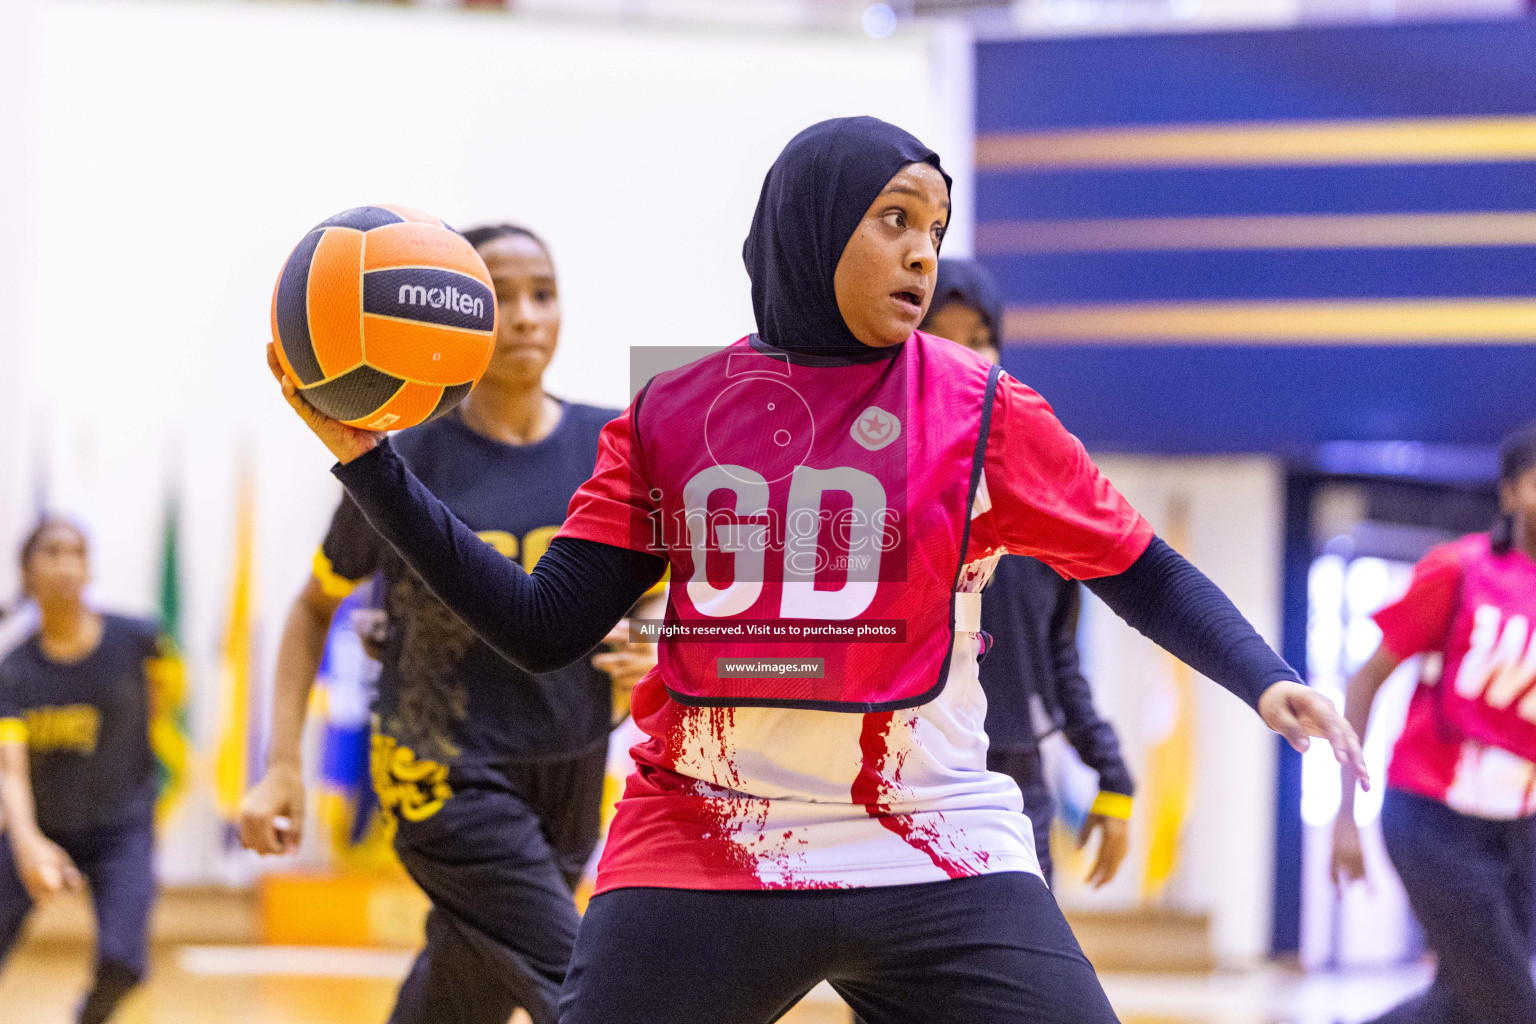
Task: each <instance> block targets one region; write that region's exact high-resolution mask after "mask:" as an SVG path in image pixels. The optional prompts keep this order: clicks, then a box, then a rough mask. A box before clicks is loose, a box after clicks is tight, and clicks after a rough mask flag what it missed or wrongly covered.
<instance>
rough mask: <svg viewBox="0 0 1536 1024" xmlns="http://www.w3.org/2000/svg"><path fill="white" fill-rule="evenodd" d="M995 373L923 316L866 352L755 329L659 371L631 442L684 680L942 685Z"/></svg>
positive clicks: (929, 693)
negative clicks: (770, 337) (925, 326)
mask: <svg viewBox="0 0 1536 1024" xmlns="http://www.w3.org/2000/svg"><path fill="white" fill-rule="evenodd" d="M861 355H862V354H861ZM997 378H998V370H997V368H996V367H991V366H989V365H988V364H987V363H986V362H985V361H984V360H982V359H981V358H980V357H979V356H977V355H976V354H975V353H973V352H970V351H969V350H967V349H965V348H963V347H962V346H960V345H957V344H955V343H953V342H950V341H946V340H944V339H942V338H935V337H932V336H930V335H926V334H923V333H921V332H919V333H916V334H914V335H913V336H912V337H911V339H909V340H908V341H907V342H906V343H905V344H904V345H903V346H901V348H900V350H899V351H897V352H895V353H891V352H882V351H880V350H874V349H872V350H870V352H869V357H868V358H858V359H850V358H847V357H841V356H817V355H808V354H801V353H792V354H791V353H785V352H782V351H779V350H776V349H770V348H768V347H766V346H761V345H760V343H755V342H754V339H751V338H743V339H742V340H740V341H738V342H736V343H735V344H734V345H731V346H730V347H728V348H727V349H725V350H724V351H722V352H720V353H717V354H715V355H711V356H708V357H706V358H704V359H701V360H699V361H698V362H695V363H693V364H691V365H689V366H687V367H684V368H682V369H681V370H675V371H672V372H670V373H665V374H661V375H658V376H657V377H656V378H655V379H653V380H652V381H651V383H650V384H649V385H648V386H647V388H646V390H645V391H644V393H643V394H642V395H641V397H640V398H639V399H638V400H637V408H636V416H635V423H636V432H637V438H638V444H637V446H636V448H637V451H638V453H639V457H640V459H641V461H642V464H643V469H644V477H645V480H646V481H647V483H648V484H649V485H650V487H651V488H652V492H651V494H652V498H653V499H654V500H655V502H656V503H657V504H658V505H659V507H660V512H659V514H658V515H657V516H656V518H655V520H654V522H653V526H654V529H655V531H656V533H657V536H656V537H654V538H653V546H654V545H659V546H660V547H662V548H664V550H665V553H666V555H667V557H668V559H669V561H670V562H671V570H672V577H671V578H672V586H671V591H670V594H671V596H670V599H669V602H668V607H667V620H666V624H665V629H666V630H667V633H666V635H664V636H663V638H662V640H661V644H660V661H661V666H660V667H661V675H662V678H663V679H665V680H666V682H667V687H668V689H669V690H670V691H671V693H672V696H673V697H675V698H676V699H677V700H679V701H681V702H683V703H685V704H693V705H757V706H780V707H798V708H819V709H824V710H835V711H848V712H866V711H880V710H890V709H893V708H902V707H912V706H915V705H918V704H922V703H926V702H927V701H930V700H932V699H933V698H934V697H935V696H936V695H937V694H938V692H939V690H941V689H942V688H943V685H944V680H945V677H946V676H947V674H948V667H949V659H950V651H951V648H952V646H953V639H954V629H955V588H956V586H957V584H958V580H959V574H960V569H961V560H962V558H963V553H964V550H965V545H966V541H967V538H968V535H969V526H970V516H969V514H968V510H969V509H970V508H971V507H972V503H973V500H974V497H975V493H976V488H977V485H978V482H979V480H980V477H981V466H982V457H983V455H984V452H985V449H986V435H987V426H988V423H989V420H990V416H991V408H992V398H993V395H994V393H995V391H996V386H997ZM966 625H967V628H970V629H976V628H979V627H978V626H975V625H970V624H966Z"/></svg>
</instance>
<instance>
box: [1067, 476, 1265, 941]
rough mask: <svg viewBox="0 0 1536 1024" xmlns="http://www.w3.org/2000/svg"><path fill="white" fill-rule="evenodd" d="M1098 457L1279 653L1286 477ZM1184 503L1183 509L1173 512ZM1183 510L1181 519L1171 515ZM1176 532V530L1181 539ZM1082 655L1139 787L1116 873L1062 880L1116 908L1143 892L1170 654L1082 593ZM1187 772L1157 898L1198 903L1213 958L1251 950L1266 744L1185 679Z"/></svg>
mask: <svg viewBox="0 0 1536 1024" xmlns="http://www.w3.org/2000/svg"><path fill="white" fill-rule="evenodd" d="M1099 465H1100V466H1101V468H1103V470H1104V471H1105V473H1106V474H1107V475H1108V476H1109V478H1110V479H1111V480H1112V481H1113V482H1114V483H1115V485H1116V486H1117V487H1118V488H1119V489H1120V490H1121V491H1122V492H1123V493H1124V494H1125V495H1126V497H1127V498H1128V499H1129V500H1130V502H1131V503H1132V504H1133V505H1134V506H1136V508H1138V509H1139V510H1141V512H1142V514H1144V515H1145V516H1146V517H1147V518H1148V519H1149V520H1150V521H1151V522H1152V525H1153V526H1154V527H1155V528H1156V529H1157V530H1158V532H1159V534H1161V535H1162V536H1164V537H1165V538H1167V539H1168V540H1169V542H1170V543H1173V544H1174V546H1175V547H1177V548H1179V549H1180V551H1181V553H1182V554H1184V555H1185V556H1186V557H1187V558H1189V559H1190V561H1192V562H1194V563H1195V565H1197V566H1199V567H1200V568H1201V569H1202V570H1204V571H1205V573H1206V574H1207V575H1209V576H1210V577H1211V578H1212V579H1213V580H1214V581H1215V582H1216V584H1217V585H1218V586H1220V587H1221V588H1222V589H1223V590H1225V591H1226V592H1227V594H1228V595H1229V596H1231V598H1232V600H1233V602H1234V603H1235V604H1236V605H1237V607H1238V608H1239V609H1240V610H1241V611H1242V612H1243V614H1244V615H1246V616H1247V617H1248V619H1249V621H1250V622H1252V623H1253V624H1254V625H1255V627H1257V628H1258V630H1259V632H1260V633H1261V634H1263V636H1264V638H1265V639H1266V640H1268V641H1269V642H1270V644H1271V646H1275V647H1276V648H1277V649H1278V645H1279V641H1280V623H1281V593H1280V590H1281V545H1282V509H1283V505H1282V498H1283V482H1284V481H1283V475H1282V473H1281V470H1280V467H1279V466H1278V465H1277V464H1276V463H1274V462H1273V461H1272V460H1269V459H1263V458H1237V459H1226V458H1202V459H1152V458H1125V457H1113V458H1103V459H1101V460H1099ZM1180 508H1182V513H1181V512H1180V511H1179V509H1180ZM1181 514H1182V517H1183V523H1182V526H1180V525H1179V524H1176V523H1175V522H1174V520H1175V518H1176V517H1178V516H1180V515H1181ZM1180 533H1182V535H1183V537H1182V539H1181V538H1180V536H1179V535H1180ZM1084 619H1085V624H1084V637H1085V644H1084V664H1085V668H1086V670H1087V674H1088V678H1089V679H1090V680H1091V681H1092V683H1093V685H1094V692H1095V696H1096V698H1097V701H1098V704H1099V707H1100V709H1101V711H1103V712H1104V714H1105V716H1106V717H1107V718H1109V719H1110V720H1111V721H1112V722H1114V724H1115V726H1116V729H1117V731H1118V732H1119V733H1120V736H1121V740H1122V742H1123V743H1124V744H1125V747H1126V751H1127V755H1128V758H1129V762H1130V764H1131V767H1132V771H1133V772H1134V773H1135V774H1136V776H1137V779H1138V783H1139V784H1141V785H1142V787H1143V788H1142V791H1141V794H1139V795H1140V796H1142V797H1143V798H1142V799H1139V800H1138V802H1137V807H1136V813H1135V815H1134V817H1133V819H1132V835H1133V840H1132V850H1131V855H1130V857H1129V858H1128V859H1127V862H1126V869H1125V870H1123V871H1122V872H1121V875H1120V877H1119V878H1117V879H1116V880H1115V881H1114V882H1113V883H1112V884H1111V885H1110V886H1108V887H1106V889H1104V890H1102V891H1100V892H1096V893H1095V892H1090V891H1087V890H1084V889H1083V888H1082V887H1081V886H1079V885H1074V884H1073V881H1074V880H1073V879H1071V878H1070V877H1063V878H1062V879H1061V880H1060V881H1059V882H1058V884H1057V895H1058V898H1060V899H1061V900H1062V902H1063V903H1064V904H1067V905H1076V906H1085V907H1127V906H1132V905H1135V904H1136V902H1137V901H1138V900H1139V898H1140V891H1141V881H1142V874H1141V870H1140V869H1141V865H1142V858H1143V857H1144V854H1145V850H1146V839H1147V835H1146V829H1147V824H1148V819H1149V817H1150V813H1149V812H1150V803H1149V801H1148V800H1146V799H1145V796H1146V795H1147V793H1146V779H1147V772H1146V767H1145V766H1146V756H1147V750H1148V747H1149V744H1150V742H1151V741H1152V740H1153V739H1154V738H1155V736H1157V735H1160V734H1161V731H1162V723H1161V722H1160V721H1159V720H1158V719H1159V714H1158V710H1157V699H1156V694H1157V690H1158V689H1159V688H1160V687H1168V686H1171V685H1172V663H1171V659H1170V658H1169V657H1168V656H1167V655H1165V654H1163V653H1162V652H1160V651H1158V650H1157V649H1156V647H1154V646H1153V644H1152V643H1151V642H1150V641H1148V640H1146V639H1145V638H1143V637H1142V636H1141V635H1140V634H1138V633H1135V632H1134V631H1133V630H1131V629H1130V628H1129V627H1128V626H1126V625H1125V624H1124V623H1123V622H1121V621H1120V620H1119V619H1118V618H1117V617H1116V616H1115V615H1114V613H1112V612H1111V611H1109V609H1108V608H1106V607H1105V606H1104V605H1103V604H1102V603H1100V602H1099V601H1098V600H1097V599H1095V598H1093V597H1092V596H1091V595H1090V596H1089V598H1088V600H1087V601H1086V602H1085V612H1084ZM1194 709H1195V714H1194V719H1195V727H1196V728H1195V740H1194V780H1193V786H1192V790H1191V800H1190V811H1189V814H1188V816H1187V818H1186V825H1185V829H1184V841H1183V843H1182V846H1181V848H1180V855H1179V861H1178V867H1177V869H1176V871H1175V874H1174V876H1173V878H1172V880H1171V882H1170V884H1169V886H1168V888H1167V889H1166V890H1165V893H1164V900H1165V902H1166V904H1167V905H1170V906H1173V907H1177V908H1181V909H1185V910H1191V911H1197V912H1205V913H1208V914H1209V915H1210V920H1211V945H1212V950H1213V952H1214V953H1215V955H1216V957H1217V959H1218V961H1220V962H1222V963H1223V964H1227V965H1232V966H1243V965H1249V964H1252V963H1255V962H1257V961H1258V960H1260V959H1261V958H1262V957H1264V955H1265V954H1266V953H1267V951H1268V949H1269V928H1270V916H1271V906H1272V899H1273V895H1272V893H1273V860H1274V801H1275V771H1276V747H1275V740H1274V737H1273V734H1271V733H1270V732H1269V731H1268V729H1266V728H1265V727H1264V724H1263V723H1262V722H1261V721H1260V720H1259V718H1258V716H1257V715H1255V714H1254V713H1253V712H1252V711H1251V710H1249V709H1248V707H1247V706H1246V705H1245V704H1243V703H1242V702H1241V701H1239V700H1237V698H1235V697H1233V696H1232V695H1230V694H1228V693H1227V692H1226V691H1225V690H1222V689H1221V688H1220V687H1218V686H1217V685H1216V684H1214V683H1212V682H1210V681H1209V680H1207V679H1205V678H1203V677H1200V676H1196V677H1195V704H1194Z"/></svg>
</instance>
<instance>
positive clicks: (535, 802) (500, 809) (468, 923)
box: [389, 747, 607, 1024]
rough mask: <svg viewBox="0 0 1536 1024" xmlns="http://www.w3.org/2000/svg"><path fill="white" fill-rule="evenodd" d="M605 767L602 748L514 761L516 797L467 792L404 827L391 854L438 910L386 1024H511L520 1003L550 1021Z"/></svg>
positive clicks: (543, 1023)
mask: <svg viewBox="0 0 1536 1024" xmlns="http://www.w3.org/2000/svg"><path fill="white" fill-rule="evenodd" d="M606 761H607V751H606V748H604V747H599V748H598V749H596V750H594V751H592V752H590V753H588V754H585V755H582V756H580V757H576V758H573V759H570V760H561V761H553V762H544V763H538V764H531V765H520V766H515V767H513V768H511V769H509V770H508V773H507V774H508V781H509V783H510V784H512V785H513V786H515V787H516V791H515V792H513V791H509V790H506V789H492V788H468V789H464V790H462V791H460V792H458V793H455V794H454V796H453V797H452V798H451V799H450V800H448V802H447V803H445V804H444V805H443V807H442V809H441V810H440V811H438V812H437V813H436V814H434V815H433V816H432V817H430V818H428V819H426V820H425V821H421V822H414V823H413V822H404V821H402V822H401V823H400V829H399V832H398V833H396V837H395V851H396V852H397V853H398V854H399V855H400V861H401V863H402V864H404V865H405V869H406V870H407V871H408V872H410V875H411V878H413V879H414V880H415V882H416V884H417V885H419V886H421V888H422V889H423V890H424V891H425V892H426V894H427V895H428V896H429V897H431V899H432V910H431V911H430V912H429V914H428V915H427V945H426V948H425V949H423V950H422V951H421V953H420V955H419V956H418V957H417V958H416V962H415V964H414V965H413V966H412V967H411V972H410V974H409V975H407V976H406V979H405V983H404V984H403V985H402V986H401V987H400V995H399V997H398V999H397V1000H396V1003H395V1009H394V1012H393V1013H392V1014H391V1015H390V1018H389V1019H390V1024H506V1022H507V1018H508V1017H510V1016H511V1015H512V1011H513V1010H515V1009H517V1008H518V1007H522V1008H523V1009H525V1010H527V1011H528V1015H529V1016H530V1017H532V1018H533V1021H534V1024H554V1021H555V1019H556V1004H557V1001H558V997H559V993H560V984H561V982H563V981H564V980H565V971H566V965H567V964H568V963H569V961H570V956H571V947H572V945H573V944H574V943H575V941H576V925H577V922H578V918H577V916H576V904H575V901H574V900H573V899H572V896H571V891H572V889H573V888H574V886H575V884H576V881H577V879H578V877H579V876H580V872H581V868H582V865H583V864H584V863H585V862H586V859H587V857H588V856H590V855H591V853H592V849H593V847H594V846H595V845H596V843H597V839H598V835H599V830H600V825H601V821H600V817H601V806H602V789H603V771H604V766H605V764H606Z"/></svg>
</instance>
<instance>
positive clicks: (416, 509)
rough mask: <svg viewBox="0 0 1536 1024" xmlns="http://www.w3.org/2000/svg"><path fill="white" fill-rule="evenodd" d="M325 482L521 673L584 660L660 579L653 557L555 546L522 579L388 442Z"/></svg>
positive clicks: (658, 560)
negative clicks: (340, 490)
mask: <svg viewBox="0 0 1536 1024" xmlns="http://www.w3.org/2000/svg"><path fill="white" fill-rule="evenodd" d="M332 472H333V473H334V474H335V475H336V477H337V478H338V479H339V480H341V482H342V484H343V485H344V486H345V487H346V488H347V491H348V493H350V494H351V495H352V498H353V500H354V501H356V502H357V505H358V507H359V508H360V509H362V511H363V515H365V516H366V517H367V518H368V522H369V523H370V524H371V525H372V526H373V528H374V529H375V530H377V531H378V532H379V535H380V536H381V537H383V538H384V539H385V540H387V541H388V542H389V544H390V546H391V547H393V548H394V549H395V550H396V551H398V552H399V553H400V557H401V558H403V559H404V560H405V562H406V564H407V565H409V566H410V567H411V568H412V569H413V570H415V572H416V574H417V575H418V576H420V577H421V580H422V582H423V583H425V584H426V585H427V588H428V589H429V590H431V591H432V593H434V594H436V595H437V597H438V599H439V600H440V601H442V602H443V603H444V604H445V605H447V606H448V607H449V608H451V609H453V611H454V613H455V614H456V615H458V616H459V618H461V619H463V620H464V622H465V623H466V624H467V625H468V626H469V627H470V628H471V629H473V630H474V631H475V633H476V634H478V635H479V637H480V639H482V640H484V641H485V642H486V643H487V644H489V645H490V646H491V647H492V649H494V650H495V651H496V652H497V653H498V654H500V655H501V656H502V657H503V658H506V659H507V660H508V661H510V662H512V663H513V664H514V665H517V666H518V667H519V668H521V669H523V670H524V671H527V672H533V673H539V672H551V671H553V670H555V669H557V668H561V667H563V666H565V665H569V664H570V663H571V662H573V661H576V660H577V659H578V658H581V657H584V656H585V655H586V654H588V653H589V652H590V651H591V650H592V649H593V648H594V647H596V646H597V645H598V644H599V643H601V642H602V639H603V637H605V636H607V635H608V631H609V630H610V629H612V628H613V626H614V624H615V623H617V622H618V621H619V620H620V619H621V618H623V617H624V613H625V612H627V611H629V609H630V607H631V606H632V605H633V604H634V603H635V602H636V601H638V600H639V599H640V597H641V595H642V594H644V593H645V592H646V591H647V590H649V589H650V588H651V587H653V586H655V584H656V581H657V580H659V579H661V576H662V573H663V572H665V571H666V567H667V562H666V559H664V558H662V557H661V556H659V555H653V554H649V553H647V552H642V551H629V550H627V549H625V548H619V547H614V546H612V545H609V544H598V543H596V542H594V541H588V540H577V539H575V538H572V537H556V538H555V539H554V540H553V541H551V542H550V545H549V549H548V550H547V551H545V552H544V554H543V555H542V556H541V557H540V558H539V562H538V564H537V565H536V566H535V567H534V570H533V572H532V573H528V572H525V571H524V570H523V567H522V566H521V565H519V564H518V563H517V562H515V561H513V560H512V559H510V558H506V557H504V556H503V555H501V554H500V553H499V552H497V551H496V549H495V548H493V547H491V546H490V545H489V544H487V543H485V542H484V541H482V540H481V539H480V538H479V537H478V536H476V535H475V532H474V531H473V530H471V529H470V528H469V527H468V526H465V525H464V523H463V522H461V521H460V520H459V518H458V517H457V516H455V515H454V514H453V513H452V512H450V511H449V510H448V507H447V506H446V505H444V504H443V503H442V502H441V501H439V500H438V498H437V496H436V495H434V494H433V493H432V492H431V491H429V490H427V488H426V485H424V484H423V483H422V482H421V481H420V480H418V479H417V478H416V475H415V474H414V473H412V472H411V471H410V469H408V468H407V467H406V465H405V462H404V461H403V460H402V459H401V458H400V456H399V455H398V454H396V452H395V450H394V449H393V448H392V447H391V446H390V444H389V442H388V441H384V442H382V443H380V444H379V446H378V447H376V448H374V449H373V451H371V452H368V453H367V454H365V455H362V456H359V457H358V458H356V459H353V460H352V461H351V462H349V463H346V464H345V465H338V466H336V467H335V468H334V469H333V470H332Z"/></svg>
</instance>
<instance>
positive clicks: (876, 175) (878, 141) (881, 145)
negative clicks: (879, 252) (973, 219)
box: [741, 117, 951, 351]
mask: <svg viewBox="0 0 1536 1024" xmlns="http://www.w3.org/2000/svg"><path fill="white" fill-rule="evenodd" d="M917 163H926V164H931V165H932V166H933V167H934V168H935V169H937V170H938V172H939V173H940V174H944V168H943V167H942V166H940V164H939V155H938V154H937V153H935V152H934V151H933V150H931V149H929V148H928V147H927V146H925V145H923V144H922V143H921V142H919V141H917V139H915V138H913V137H912V136H911V135H909V134H908V133H906V132H904V131H902V130H901V129H900V128H897V127H896V126H895V125H893V124H887V123H886V122H884V121H881V120H879V119H877V118H873V117H839V118H834V119H832V120H830V121H822V122H821V123H819V124H813V125H811V126H810V127H809V128H807V129H806V130H805V131H803V132H801V133H800V134H799V135H796V136H795V137H794V138H793V139H790V140H789V145H787V146H785V147H784V152H782V153H780V154H779V158H778V159H777V160H775V161H774V162H773V166H772V167H770V168H769V169H768V177H766V178H765V179H763V191H762V194H761V195H760V196H758V200H757V212H756V213H755V214H754V215H753V217H752V230H751V232H750V233H749V234H748V235H747V241H746V244H745V245H744V246H742V251H741V255H742V258H743V259H744V260H745V261H746V264H747V275H748V276H749V277H751V278H752V309H753V312H755V313H756V314H757V333H758V335H759V336H760V337H761V338H762V339H763V340H764V341H766V342H767V343H768V344H770V345H773V346H775V347H777V348H786V349H792V350H802V351H803V350H805V349H823V350H825V349H854V350H862V349H864V347H865V346H863V345H862V344H860V342H859V339H857V338H855V337H854V336H853V332H852V331H850V330H849V329H848V325H847V324H846V323H844V322H843V316H842V314H841V313H839V312H838V309H837V294H836V292H835V291H834V290H833V288H832V277H833V274H834V273H836V271H837V262H838V260H839V259H841V258H842V255H843V249H844V247H845V246H847V244H848V239H849V238H851V237H853V232H854V229H855V228H857V227H858V226H859V221H860V220H862V219H863V217H864V213H865V211H867V210H868V209H869V204H870V203H873V202H874V201H875V197H876V196H878V195H879V194H880V192H881V190H882V189H884V188H885V185H886V182H888V181H890V180H891V179H892V178H893V177H895V176H896V172H897V171H899V170H901V169H902V168H903V167H905V166H907V165H908V164H917ZM944 184H945V185H946V186H949V185H950V184H951V182H950V177H949V175H947V174H944Z"/></svg>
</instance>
